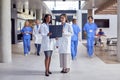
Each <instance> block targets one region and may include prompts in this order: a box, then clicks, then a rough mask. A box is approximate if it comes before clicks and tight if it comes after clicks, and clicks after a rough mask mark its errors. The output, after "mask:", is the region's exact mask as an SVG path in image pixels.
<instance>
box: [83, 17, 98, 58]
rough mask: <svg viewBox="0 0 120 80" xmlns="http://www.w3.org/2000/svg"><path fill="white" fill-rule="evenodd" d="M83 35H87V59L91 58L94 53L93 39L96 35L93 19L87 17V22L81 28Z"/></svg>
mask: <svg viewBox="0 0 120 80" xmlns="http://www.w3.org/2000/svg"><path fill="white" fill-rule="evenodd" d="M83 30H84V32H85V34H87V52H88V56H89V57H93V53H94V38H95V35H96V30H97V25H96V24H95V23H94V22H93V17H92V16H89V17H88V22H87V23H86V24H85V25H84V28H83Z"/></svg>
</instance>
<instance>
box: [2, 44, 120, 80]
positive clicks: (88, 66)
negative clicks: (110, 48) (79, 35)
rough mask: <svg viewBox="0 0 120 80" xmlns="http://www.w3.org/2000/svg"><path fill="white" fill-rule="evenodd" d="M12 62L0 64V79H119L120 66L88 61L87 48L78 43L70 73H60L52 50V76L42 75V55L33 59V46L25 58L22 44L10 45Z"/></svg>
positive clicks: (95, 59) (57, 56)
mask: <svg viewBox="0 0 120 80" xmlns="http://www.w3.org/2000/svg"><path fill="white" fill-rule="evenodd" d="M12 49H13V50H12V52H13V63H10V64H6V63H4V64H3V63H0V80H120V64H106V63H104V62H103V61H102V60H101V59H100V58H99V57H97V56H94V57H93V58H89V57H88V56H87V54H86V47H84V46H83V45H82V44H81V43H79V47H78V49H79V50H78V55H77V59H76V60H74V61H71V71H70V72H69V73H67V74H62V73H60V71H61V68H60V67H59V55H58V53H57V50H55V51H54V53H53V56H52V61H51V71H52V73H53V74H52V75H50V76H49V77H45V76H44V54H43V53H42V54H41V56H36V55H35V54H34V53H35V49H34V45H33V43H32V48H31V49H32V51H31V54H30V55H28V56H24V55H23V49H22V43H18V44H16V45H12Z"/></svg>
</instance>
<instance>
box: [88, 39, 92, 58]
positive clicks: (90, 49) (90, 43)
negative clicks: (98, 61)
mask: <svg viewBox="0 0 120 80" xmlns="http://www.w3.org/2000/svg"><path fill="white" fill-rule="evenodd" d="M87 52H88V55H89V57H92V56H93V52H94V37H88V39H87Z"/></svg>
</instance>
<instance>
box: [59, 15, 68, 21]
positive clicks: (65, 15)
mask: <svg viewBox="0 0 120 80" xmlns="http://www.w3.org/2000/svg"><path fill="white" fill-rule="evenodd" d="M61 16H64V17H65V19H66V22H68V17H67V15H66V14H61V15H60V18H61Z"/></svg>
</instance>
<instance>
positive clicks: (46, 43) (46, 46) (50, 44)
mask: <svg viewBox="0 0 120 80" xmlns="http://www.w3.org/2000/svg"><path fill="white" fill-rule="evenodd" d="M48 33H49V27H48V26H47V24H45V23H43V24H42V26H41V35H42V50H43V51H48V50H53V48H54V40H53V39H50V38H49V36H47V34H48Z"/></svg>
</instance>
